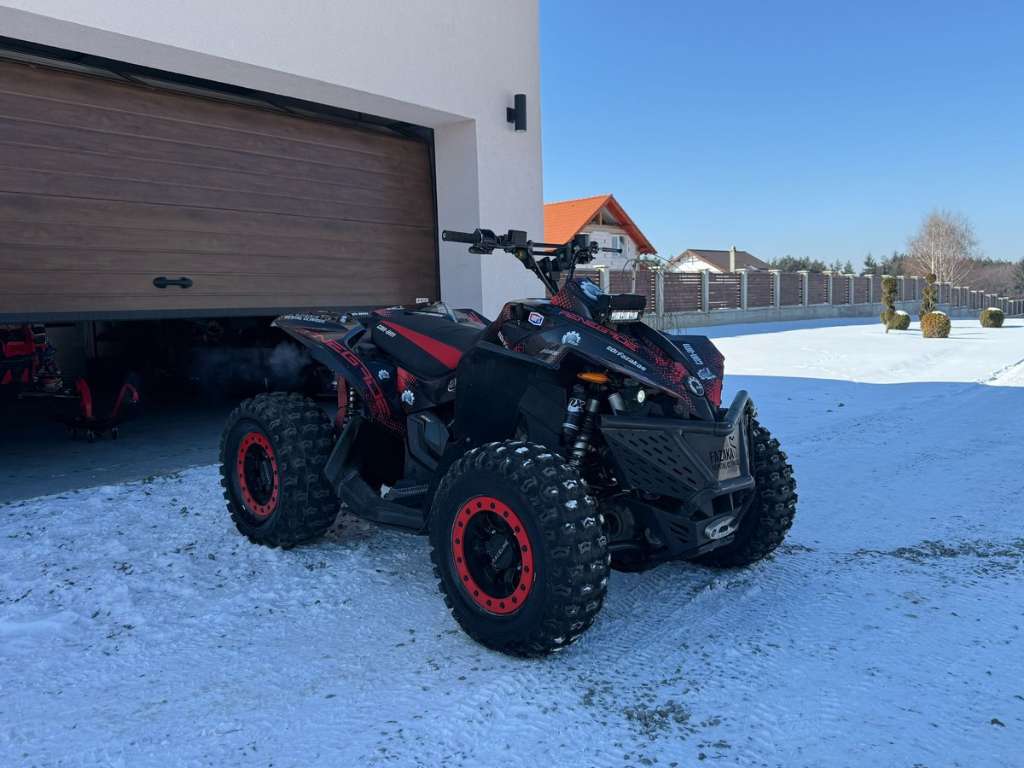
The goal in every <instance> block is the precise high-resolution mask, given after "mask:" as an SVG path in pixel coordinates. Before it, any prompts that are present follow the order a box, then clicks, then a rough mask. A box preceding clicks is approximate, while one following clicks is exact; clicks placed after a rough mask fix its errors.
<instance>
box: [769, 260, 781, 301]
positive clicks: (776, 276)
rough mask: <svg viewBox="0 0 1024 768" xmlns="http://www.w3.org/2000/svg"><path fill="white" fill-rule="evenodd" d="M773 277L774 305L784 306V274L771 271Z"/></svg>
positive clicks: (775, 270)
mask: <svg viewBox="0 0 1024 768" xmlns="http://www.w3.org/2000/svg"><path fill="white" fill-rule="evenodd" d="M771 276H772V304H773V305H774V306H776V307H781V306H782V272H781V271H780V270H778V269H773V270H771Z"/></svg>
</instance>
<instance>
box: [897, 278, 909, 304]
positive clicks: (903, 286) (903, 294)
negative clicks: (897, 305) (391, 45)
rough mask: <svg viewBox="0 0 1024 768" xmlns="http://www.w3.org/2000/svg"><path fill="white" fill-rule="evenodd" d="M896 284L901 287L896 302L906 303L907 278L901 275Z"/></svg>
mask: <svg viewBox="0 0 1024 768" xmlns="http://www.w3.org/2000/svg"><path fill="white" fill-rule="evenodd" d="M896 283H897V284H898V285H899V294H898V295H897V298H896V300H897V301H906V300H907V278H905V277H904V276H903V275H900V276H899V277H897V278H896Z"/></svg>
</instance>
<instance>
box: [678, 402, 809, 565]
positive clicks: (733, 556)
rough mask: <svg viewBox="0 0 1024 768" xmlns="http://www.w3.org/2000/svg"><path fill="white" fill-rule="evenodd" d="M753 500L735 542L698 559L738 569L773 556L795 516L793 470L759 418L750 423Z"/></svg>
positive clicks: (736, 534)
mask: <svg viewBox="0 0 1024 768" xmlns="http://www.w3.org/2000/svg"><path fill="white" fill-rule="evenodd" d="M750 444H751V453H752V455H753V461H752V469H753V473H754V481H755V486H754V491H753V493H754V497H753V499H751V502H750V506H749V507H748V509H747V511H746V513H745V514H744V515H743V519H742V520H740V526H739V529H738V530H737V531H736V533H735V535H734V538H733V540H732V542H730V543H729V544H726V545H724V546H722V547H720V548H718V549H715V550H712V551H711V552H708V553H707V554H706V555H703V556H701V557H700V558H698V559H697V561H698V562H700V563H702V564H704V565H710V566H714V567H719V568H739V567H742V566H744V565H750V564H751V563H755V562H757V561H758V560H763V559H764V558H765V557H767V556H768V555H770V554H771V553H772V552H773V551H774V550H775V548H776V547H778V546H779V544H781V543H782V541H783V539H785V538H786V534H787V533H788V532H789V529H790V527H791V526H792V525H793V516H794V515H795V514H796V501H797V495H796V480H794V479H793V467H792V466H790V464H789V462H788V461H787V460H786V454H785V452H783V451H782V449H781V448H780V446H779V441H778V440H776V439H775V438H774V437H772V436H771V433H770V432H769V431H768V430H767V429H765V428H764V427H762V426H761V425H760V424H759V423H758V422H757V420H756V419H751V420H750Z"/></svg>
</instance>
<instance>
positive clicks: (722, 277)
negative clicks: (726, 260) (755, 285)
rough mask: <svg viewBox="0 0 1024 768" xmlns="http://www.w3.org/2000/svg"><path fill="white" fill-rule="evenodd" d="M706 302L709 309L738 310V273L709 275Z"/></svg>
mask: <svg viewBox="0 0 1024 768" xmlns="http://www.w3.org/2000/svg"><path fill="white" fill-rule="evenodd" d="M708 302H709V303H710V304H711V306H710V309H739V308H740V276H739V273H738V272H727V273H725V274H714V273H712V274H711V275H709V281H708Z"/></svg>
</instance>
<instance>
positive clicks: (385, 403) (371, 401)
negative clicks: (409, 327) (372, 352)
mask: <svg viewBox="0 0 1024 768" xmlns="http://www.w3.org/2000/svg"><path fill="white" fill-rule="evenodd" d="M273 325H274V326H275V327H277V328H280V329H281V330H282V331H284V332H285V333H287V334H288V335H289V336H291V337H292V338H294V339H295V340H296V341H298V342H299V343H300V344H302V345H303V346H304V347H306V348H307V349H308V350H309V354H310V355H311V356H312V357H313V359H314V360H316V361H317V362H318V363H320V364H322V365H324V366H326V367H327V368H328V369H330V370H331V371H332V372H334V373H335V374H336V375H338V376H341V377H342V378H344V379H345V381H346V383H347V384H348V385H349V386H350V387H352V388H354V389H355V391H356V392H358V393H359V396H360V397H361V398H362V399H363V402H365V403H366V405H367V408H369V410H370V414H371V415H372V416H373V419H374V421H376V422H378V423H380V424H381V425H383V426H384V427H386V428H388V429H389V430H391V431H392V432H397V433H402V432H404V431H405V418H404V416H402V415H401V414H398V413H395V411H394V410H393V409H392V406H391V403H390V402H389V400H388V397H387V395H386V394H385V392H384V390H383V388H382V387H381V385H380V381H379V380H378V377H377V376H376V375H375V374H374V372H373V371H372V370H370V366H369V365H368V364H367V363H366V362H365V361H364V360H363V359H362V358H361V357H360V356H359V355H358V354H356V353H355V352H354V351H353V350H352V347H353V346H354V345H355V344H356V343H357V342H358V341H359V339H360V338H361V337H362V336H363V334H364V333H365V332H366V328H365V327H364V326H363V325H362V323H360V322H359V320H358V317H357V316H354V315H348V314H345V315H339V314H334V313H326V312H325V313H304V314H294V315H284V316H283V317H279V318H277V319H276V320H275V321H274V323H273Z"/></svg>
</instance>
